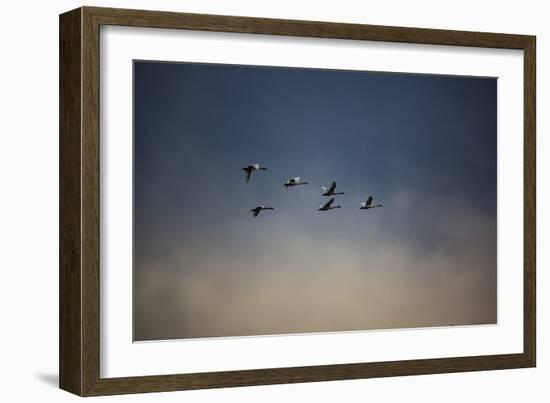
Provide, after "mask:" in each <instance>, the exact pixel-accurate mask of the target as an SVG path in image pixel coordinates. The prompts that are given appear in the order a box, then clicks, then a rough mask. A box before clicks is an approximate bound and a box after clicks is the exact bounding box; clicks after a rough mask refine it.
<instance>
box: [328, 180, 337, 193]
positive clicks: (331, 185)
mask: <svg viewBox="0 0 550 403" xmlns="http://www.w3.org/2000/svg"><path fill="white" fill-rule="evenodd" d="M334 189H336V182H332V183H331V184H330V189H329V190H328V191H329V192H330V193H332V192H334Z"/></svg>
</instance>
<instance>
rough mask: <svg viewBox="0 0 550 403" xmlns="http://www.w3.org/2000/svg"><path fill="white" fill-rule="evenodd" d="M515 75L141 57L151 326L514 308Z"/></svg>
mask: <svg viewBox="0 0 550 403" xmlns="http://www.w3.org/2000/svg"><path fill="white" fill-rule="evenodd" d="M497 81H498V79H497V77H482V76H455V75H434V74H412V73H407V72H383V71H359V70H333V69H323V68H302V67H285V66H256V65H232V64H209V63H191V62H166V61H162V60H138V59H135V60H133V278H132V284H133V295H132V299H133V339H134V341H135V342H140V341H162V340H176V339H198V338H219V337H243V336H267V335H287V334H311V333H328V332H351V331H354V332H357V331H374V330H389V329H395V330H398V329H411V328H428V327H450V326H480V325H484V326H487V325H496V324H497V323H498V321H497ZM518 202H521V200H519V199H518Z"/></svg>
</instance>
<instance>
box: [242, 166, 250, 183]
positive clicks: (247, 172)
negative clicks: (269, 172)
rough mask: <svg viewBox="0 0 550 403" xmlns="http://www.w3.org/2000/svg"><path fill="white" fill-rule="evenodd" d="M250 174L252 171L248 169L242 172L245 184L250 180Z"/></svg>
mask: <svg viewBox="0 0 550 403" xmlns="http://www.w3.org/2000/svg"><path fill="white" fill-rule="evenodd" d="M251 174H252V171H250V170H248V169H247V170H245V171H244V175H245V177H246V182H247V183H248V181H249V180H250V175H251Z"/></svg>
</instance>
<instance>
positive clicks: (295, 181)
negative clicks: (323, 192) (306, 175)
mask: <svg viewBox="0 0 550 403" xmlns="http://www.w3.org/2000/svg"><path fill="white" fill-rule="evenodd" d="M292 181H293V182H294V183H298V182H300V177H299V176H297V177H295V178H294V179H292Z"/></svg>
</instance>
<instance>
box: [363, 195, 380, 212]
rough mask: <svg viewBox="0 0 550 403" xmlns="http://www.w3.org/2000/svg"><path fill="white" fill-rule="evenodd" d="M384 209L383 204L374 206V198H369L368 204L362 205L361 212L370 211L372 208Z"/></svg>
mask: <svg viewBox="0 0 550 403" xmlns="http://www.w3.org/2000/svg"><path fill="white" fill-rule="evenodd" d="M375 207H382V205H381V204H372V196H369V198H368V199H367V201H366V202H363V203H361V207H360V210H368V209H370V208H375Z"/></svg>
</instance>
